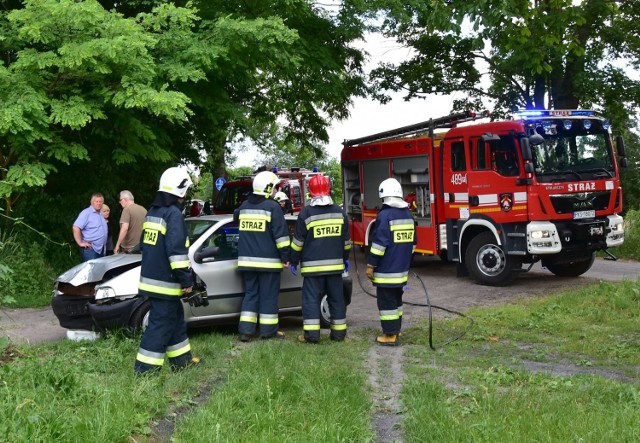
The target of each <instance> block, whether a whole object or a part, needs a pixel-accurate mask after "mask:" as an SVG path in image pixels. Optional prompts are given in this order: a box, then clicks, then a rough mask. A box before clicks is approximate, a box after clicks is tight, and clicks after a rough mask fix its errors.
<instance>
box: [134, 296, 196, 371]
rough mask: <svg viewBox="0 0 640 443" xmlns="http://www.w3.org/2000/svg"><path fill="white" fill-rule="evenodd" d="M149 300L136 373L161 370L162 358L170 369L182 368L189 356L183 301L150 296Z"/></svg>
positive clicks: (189, 349)
mask: <svg viewBox="0 0 640 443" xmlns="http://www.w3.org/2000/svg"><path fill="white" fill-rule="evenodd" d="M149 301H150V302H151V311H149V325H148V326H147V329H145V331H144V334H143V335H142V341H141V342H140V348H139V349H138V355H137V356H136V363H135V366H134V370H135V372H137V373H142V372H148V371H154V370H160V369H161V368H162V365H163V364H164V357H165V355H166V356H167V357H168V358H169V363H170V364H171V368H172V369H181V368H183V367H185V366H186V365H188V364H189V363H190V362H191V359H192V355H191V345H190V344H189V338H188V337H187V323H186V322H185V321H184V309H183V307H182V301H180V300H179V299H177V298H176V299H175V300H167V299H161V298H152V297H150V298H149Z"/></svg>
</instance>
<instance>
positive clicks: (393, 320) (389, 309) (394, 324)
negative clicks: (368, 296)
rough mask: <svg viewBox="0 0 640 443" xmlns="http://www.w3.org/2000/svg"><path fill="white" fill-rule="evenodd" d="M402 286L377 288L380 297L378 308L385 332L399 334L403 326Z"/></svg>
mask: <svg viewBox="0 0 640 443" xmlns="http://www.w3.org/2000/svg"><path fill="white" fill-rule="evenodd" d="M403 293H404V291H403V290H402V287H401V286H400V287H395V288H390V287H382V286H378V287H377V288H376V295H377V298H378V310H379V311H380V323H381V325H382V332H383V333H384V334H388V335H392V334H398V333H399V332H400V329H401V328H402V314H403V312H402V310H403V307H402V294H403Z"/></svg>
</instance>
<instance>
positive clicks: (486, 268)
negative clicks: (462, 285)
mask: <svg viewBox="0 0 640 443" xmlns="http://www.w3.org/2000/svg"><path fill="white" fill-rule="evenodd" d="M465 263H466V266H467V270H468V271H469V274H470V275H471V277H472V278H473V279H474V280H475V281H476V282H478V283H480V284H482V285H487V286H504V285H506V284H508V283H509V282H511V281H512V280H513V279H514V278H516V276H517V275H518V271H519V270H520V268H522V261H521V260H520V259H519V258H518V257H513V256H509V255H507V254H505V252H504V251H503V250H502V248H501V247H500V246H499V245H498V244H497V243H496V239H495V237H494V236H493V234H492V233H491V232H483V233H481V234H478V235H477V236H476V237H474V238H473V239H472V240H471V242H469V246H468V247H467V251H466V253H465Z"/></svg>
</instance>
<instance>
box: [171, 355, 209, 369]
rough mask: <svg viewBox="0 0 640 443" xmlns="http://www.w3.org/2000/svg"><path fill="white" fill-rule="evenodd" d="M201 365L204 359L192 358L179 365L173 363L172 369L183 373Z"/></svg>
mask: <svg viewBox="0 0 640 443" xmlns="http://www.w3.org/2000/svg"><path fill="white" fill-rule="evenodd" d="M200 363H202V359H201V358H199V357H191V360H186V361H180V362H179V363H178V364H176V363H173V362H172V364H171V369H172V370H173V371H174V372H178V371H182V370H184V369H189V368H193V367H195V366H198V365H199V364H200Z"/></svg>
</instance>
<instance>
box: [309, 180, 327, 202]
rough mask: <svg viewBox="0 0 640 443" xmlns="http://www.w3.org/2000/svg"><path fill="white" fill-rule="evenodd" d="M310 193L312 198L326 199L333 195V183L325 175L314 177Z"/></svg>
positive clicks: (310, 185)
mask: <svg viewBox="0 0 640 443" xmlns="http://www.w3.org/2000/svg"><path fill="white" fill-rule="evenodd" d="M309 192H310V193H311V197H312V198H313V197H324V196H328V195H329V194H331V182H329V178H328V177H325V176H324V175H314V176H313V177H311V180H309Z"/></svg>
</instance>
